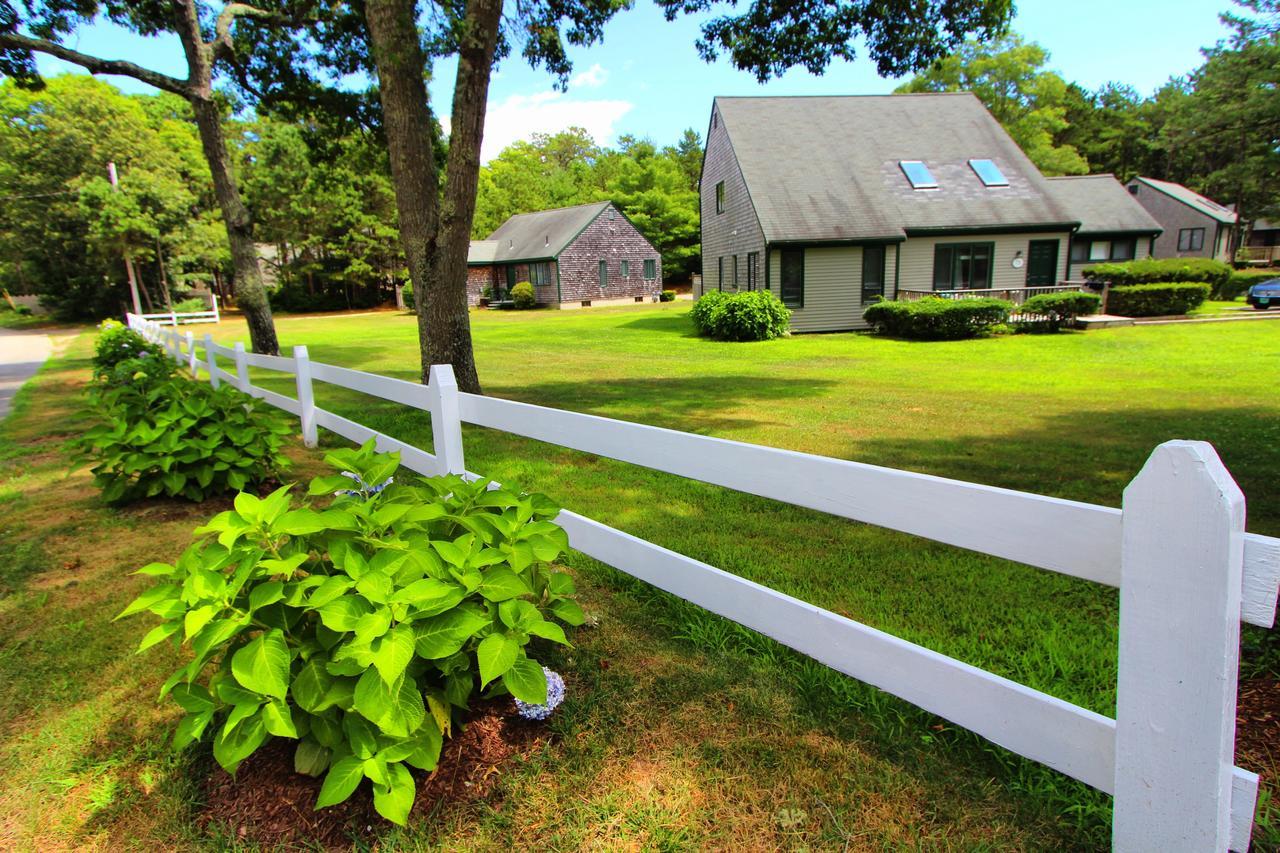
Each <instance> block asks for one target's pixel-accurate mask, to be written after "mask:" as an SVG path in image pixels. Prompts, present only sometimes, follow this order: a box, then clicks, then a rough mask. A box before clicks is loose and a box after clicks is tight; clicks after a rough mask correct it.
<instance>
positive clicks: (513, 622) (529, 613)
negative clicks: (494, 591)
mask: <svg viewBox="0 0 1280 853" xmlns="http://www.w3.org/2000/svg"><path fill="white" fill-rule="evenodd" d="M498 617H499V618H500V619H502V624H504V625H506V626H507V627H508V628H512V629H514V630H517V631H523V632H524V633H526V634H527V633H529V628H530V626H532V625H536V624H537V623H539V622H541V621H542V614H541V613H539V612H538V608H536V607H534V606H533V605H532V604H530V603H529V602H527V601H520V600H518V599H513V600H511V601H504V602H502V604H500V605H498Z"/></svg>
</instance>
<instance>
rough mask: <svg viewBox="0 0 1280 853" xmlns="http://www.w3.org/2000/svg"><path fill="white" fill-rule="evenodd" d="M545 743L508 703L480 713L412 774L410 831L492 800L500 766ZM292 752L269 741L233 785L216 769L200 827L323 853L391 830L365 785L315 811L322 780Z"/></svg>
mask: <svg viewBox="0 0 1280 853" xmlns="http://www.w3.org/2000/svg"><path fill="white" fill-rule="evenodd" d="M546 738H547V731H546V728H545V726H544V725H543V724H541V723H531V722H529V721H527V720H524V719H523V718H521V717H519V716H518V715H516V713H515V711H514V709H513V708H512V707H511V702H510V700H509V699H508V700H506V701H494V702H490V703H486V704H481V705H479V706H477V707H476V708H475V709H474V710H473V712H472V717H471V719H470V721H469V722H468V723H467V724H466V726H465V728H464V729H463V730H462V732H461V733H455V735H454V737H452V738H450V739H448V740H446V741H445V744H444V749H443V750H442V752H441V755H440V764H439V766H438V767H437V768H436V769H435V771H434V772H432V773H423V772H421V771H418V770H413V771H412V772H413V776H414V782H416V783H417V786H418V796H417V799H416V800H415V802H414V805H413V811H412V812H411V813H410V815H409V823H410V825H412V824H413V823H414V821H415V820H421V819H422V818H423V817H424V816H425V815H427V814H430V813H431V812H433V811H435V810H436V809H437V808H438V807H439V806H447V805H449V804H453V803H465V802H473V801H476V800H482V799H485V798H487V797H489V796H490V795H491V794H492V793H493V792H494V789H495V788H496V787H497V785H498V782H499V781H500V780H501V778H502V772H503V769H504V765H505V764H507V763H508V762H510V761H511V760H512V759H518V758H521V757H524V756H527V755H529V754H531V753H532V752H533V751H534V750H535V749H537V747H538V746H539V744H541V743H542V742H544V741H545V740H546ZM294 745H295V742H294V741H292V740H287V739H283V738H276V739H274V740H273V741H272V742H271V743H268V744H267V745H266V746H264V747H262V748H261V749H259V750H258V751H257V752H256V753H254V755H252V756H251V757H250V758H249V759H248V760H246V761H245V762H244V763H243V764H241V765H240V769H239V770H238V771H237V773H236V775H235V777H234V778H233V777H232V776H231V775H230V774H228V773H227V772H226V771H224V770H223V769H222V768H221V767H217V766H216V765H215V766H214V768H213V772H212V774H211V775H210V777H209V779H208V781H207V782H206V785H205V795H206V796H205V807H204V810H203V812H202V814H201V816H200V825H201V826H202V827H213V826H219V827H221V828H222V830H223V831H224V832H226V833H228V834H230V835H232V836H234V837H236V838H238V839H240V840H241V841H244V842H254V843H258V844H262V845H264V846H270V847H276V848H280V847H284V848H291V847H296V848H304V847H305V848H306V849H315V848H317V847H320V848H323V849H326V850H349V849H351V846H352V843H353V841H355V840H357V839H366V840H370V841H371V840H372V839H373V837H374V836H375V835H376V834H378V833H379V832H381V831H384V830H386V829H388V828H389V827H390V826H391V824H389V823H388V822H387V821H386V820H384V819H383V818H382V817H381V816H379V815H378V813H377V812H376V811H374V808H373V791H372V789H371V786H370V785H369V784H368V782H362V783H361V784H360V787H359V788H357V789H356V792H355V793H354V794H352V795H351V798H350V799H348V800H347V801H346V802H344V803H339V804H338V805H336V806H330V807H329V808H326V809H321V810H320V811H316V810H315V809H313V808H312V806H313V805H314V803H315V801H316V796H317V795H318V794H319V793H320V783H321V779H319V778H312V777H310V776H304V775H302V774H299V773H295V772H294V770H293V751H294Z"/></svg>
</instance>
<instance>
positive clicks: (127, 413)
mask: <svg viewBox="0 0 1280 853" xmlns="http://www.w3.org/2000/svg"><path fill="white" fill-rule="evenodd" d="M160 358H163V359H166V360H167V358H166V357H164V356H161V357H160ZM147 360H148V361H156V360H157V359H156V358H155V357H149V358H148V359H147ZM125 366H126V363H124V362H121V363H120V364H119V365H117V368H116V369H117V370H119V369H120V368H124V367H125ZM121 379H124V377H121V376H119V375H118V374H112V375H110V376H104V377H101V381H98V382H95V383H94V384H93V385H91V386H90V388H89V393H88V397H89V404H90V407H91V409H92V411H93V412H94V414H96V415H98V416H100V417H105V418H106V423H102V424H99V425H97V426H95V427H92V428H91V429H89V430H88V431H87V432H86V433H85V434H84V435H83V436H81V437H80V438H79V439H77V446H78V448H79V450H80V453H81V455H82V458H84V459H86V460H87V461H89V462H90V463H92V468H91V469H90V470H91V471H92V472H93V481H94V484H95V485H96V486H98V487H99V488H100V489H102V496H103V498H104V499H105V500H107V501H108V502H111V503H118V502H127V501H133V500H139V499H142V498H149V497H155V496H157V495H164V496H167V497H183V498H186V499H187V500H192V501H202V500H204V499H205V498H207V497H209V496H211V495H218V494H224V493H226V492H234V491H239V490H241V489H245V488H254V487H256V486H258V485H260V484H261V483H264V482H267V481H269V480H271V479H272V478H274V477H275V476H276V474H277V473H278V472H279V470H280V469H282V468H284V467H286V466H287V465H288V464H289V460H288V459H286V458H285V457H284V456H283V455H282V454H281V453H280V448H281V445H282V444H283V442H284V437H285V436H286V435H288V434H289V433H290V432H291V431H292V428H291V426H290V425H289V423H288V422H287V421H285V420H284V418H283V417H282V416H281V415H280V414H279V413H277V412H276V410H275V409H273V408H271V407H270V406H268V405H267V404H266V403H263V402H261V401H258V400H255V399H254V398H252V397H249V396H247V395H245V394H242V393H240V392H239V391H237V390H236V389H234V388H232V387H230V386H228V385H223V386H221V387H220V388H218V389H216V390H215V389H214V388H213V387H211V386H209V385H206V384H205V383H203V382H195V381H192V380H190V379H187V378H186V377H183V376H173V375H170V376H168V377H164V376H156V375H151V374H148V373H147V372H145V371H142V370H140V371H138V372H135V373H134V374H133V375H132V376H130V377H128V378H127V379H128V381H116V382H114V383H113V382H112V381H111V380H121Z"/></svg>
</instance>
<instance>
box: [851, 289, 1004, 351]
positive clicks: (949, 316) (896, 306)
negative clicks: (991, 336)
mask: <svg viewBox="0 0 1280 853" xmlns="http://www.w3.org/2000/svg"><path fill="white" fill-rule="evenodd" d="M1011 310H1013V303H1011V302H1006V301H1005V300H1003V299H985V298H980V299H946V298H940V297H933V296H930V297H926V298H924V299H921V300H919V301H917V302H877V303H876V304H874V305H871V306H868V307H867V309H866V310H865V311H863V312H862V316H863V317H865V318H866V320H867V322H868V323H870V324H871V326H872V327H873V328H874V329H875V330H876V331H877V332H881V333H884V334H888V335H895V336H897V337H901V338H912V339H914V340H920V341H954V340H960V339H961V338H974V337H977V336H978V335H981V334H984V333H985V332H988V331H990V329H991V327H993V326H998V325H1000V324H1002V323H1007V322H1008V321H1009V312H1010V311H1011Z"/></svg>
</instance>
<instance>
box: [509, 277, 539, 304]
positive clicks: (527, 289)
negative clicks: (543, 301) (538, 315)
mask: <svg viewBox="0 0 1280 853" xmlns="http://www.w3.org/2000/svg"><path fill="white" fill-rule="evenodd" d="M511 304H512V305H513V306H515V308H516V309H517V310H519V311H524V310H527V309H529V308H536V307H537V306H538V296H537V294H535V293H534V292H533V285H532V284H530V283H529V282H527V281H520V282H516V283H515V285H513V286H512V288H511Z"/></svg>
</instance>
